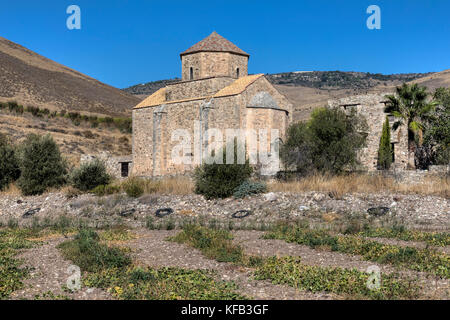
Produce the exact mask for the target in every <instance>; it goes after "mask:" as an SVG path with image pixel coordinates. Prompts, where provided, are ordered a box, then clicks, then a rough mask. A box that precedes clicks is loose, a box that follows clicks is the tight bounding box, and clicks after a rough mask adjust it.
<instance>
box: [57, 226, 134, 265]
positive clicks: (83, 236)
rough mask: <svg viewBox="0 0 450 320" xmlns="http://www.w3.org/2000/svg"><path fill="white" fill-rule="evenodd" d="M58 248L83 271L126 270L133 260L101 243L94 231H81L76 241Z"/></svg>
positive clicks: (68, 242)
mask: <svg viewBox="0 0 450 320" xmlns="http://www.w3.org/2000/svg"><path fill="white" fill-rule="evenodd" d="M58 248H59V249H60V250H61V251H62V254H63V256H64V258H66V259H68V260H71V261H72V262H73V263H74V264H76V265H77V266H79V267H80V269H81V270H83V271H89V272H96V271H100V270H103V269H106V268H124V267H127V266H129V265H130V264H131V258H130V257H129V256H128V255H126V254H125V253H124V252H123V250H121V249H119V248H115V247H108V246H107V245H105V244H102V243H100V237H99V236H98V234H97V233H96V232H95V231H94V230H92V229H82V230H80V231H79V233H78V234H77V235H76V236H75V239H74V240H71V241H66V242H63V243H61V244H60V245H59V246H58Z"/></svg>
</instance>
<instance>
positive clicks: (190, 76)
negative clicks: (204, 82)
mask: <svg viewBox="0 0 450 320" xmlns="http://www.w3.org/2000/svg"><path fill="white" fill-rule="evenodd" d="M189 80H194V69H193V68H192V67H190V68H189Z"/></svg>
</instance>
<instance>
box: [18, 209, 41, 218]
mask: <svg viewBox="0 0 450 320" xmlns="http://www.w3.org/2000/svg"><path fill="white" fill-rule="evenodd" d="M40 210H41V208H35V209H30V210H28V211H26V212H25V213H24V214H23V216H22V218H28V217H31V216H32V215H34V214H35V213H38V212H39V211H40Z"/></svg>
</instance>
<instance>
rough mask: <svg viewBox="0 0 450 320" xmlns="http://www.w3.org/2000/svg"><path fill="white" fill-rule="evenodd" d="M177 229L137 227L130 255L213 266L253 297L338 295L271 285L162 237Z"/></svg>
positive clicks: (157, 263) (150, 261)
mask: <svg viewBox="0 0 450 320" xmlns="http://www.w3.org/2000/svg"><path fill="white" fill-rule="evenodd" d="M177 232H178V231H156V230H152V231H147V230H141V231H139V232H138V238H137V239H136V240H133V241H131V242H130V243H129V244H128V246H129V247H130V248H132V249H133V250H134V258H135V259H136V260H137V261H138V262H140V263H143V264H145V265H148V266H152V267H179V268H185V269H208V270H214V271H216V272H217V274H218V276H219V278H220V279H221V280H226V281H235V282H236V283H237V285H238V286H239V288H240V290H239V293H241V294H244V295H246V296H249V297H252V298H254V299H266V300H271V299H277V300H329V299H337V298H338V297H337V296H336V295H331V294H327V293H311V292H306V291H300V290H296V289H294V288H291V287H288V286H281V285H274V284H272V283H270V282H269V281H256V280H253V279H252V276H251V270H248V269H245V268H241V267H237V266H234V265H232V264H229V263H221V262H217V261H215V260H211V259H207V258H206V257H204V256H203V255H202V254H201V252H200V251H199V250H197V249H194V248H191V247H189V246H187V245H184V244H178V243H175V242H169V241H165V239H166V238H167V237H168V236H173V235H175V234H176V233H177Z"/></svg>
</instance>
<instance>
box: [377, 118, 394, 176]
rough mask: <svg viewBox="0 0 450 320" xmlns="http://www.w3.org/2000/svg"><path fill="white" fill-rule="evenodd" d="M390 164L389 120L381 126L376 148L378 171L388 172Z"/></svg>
mask: <svg viewBox="0 0 450 320" xmlns="http://www.w3.org/2000/svg"><path fill="white" fill-rule="evenodd" d="M391 163H392V147H391V128H390V126H389V119H388V117H387V116H386V121H385V122H384V124H383V130H382V132H381V137H380V146H379V148H378V169H381V170H388V169H389V168H390V166H391Z"/></svg>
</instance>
